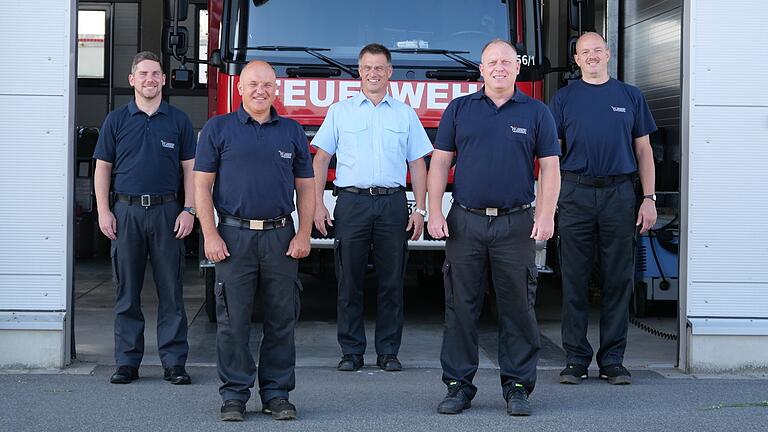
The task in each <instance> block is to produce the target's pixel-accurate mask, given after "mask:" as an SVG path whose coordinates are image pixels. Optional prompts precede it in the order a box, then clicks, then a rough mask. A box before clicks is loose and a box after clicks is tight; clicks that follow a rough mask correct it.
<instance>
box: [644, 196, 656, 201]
mask: <svg viewBox="0 0 768 432" xmlns="http://www.w3.org/2000/svg"><path fill="white" fill-rule="evenodd" d="M643 199H649V200H651V201H653V202H656V194H650V195H643Z"/></svg>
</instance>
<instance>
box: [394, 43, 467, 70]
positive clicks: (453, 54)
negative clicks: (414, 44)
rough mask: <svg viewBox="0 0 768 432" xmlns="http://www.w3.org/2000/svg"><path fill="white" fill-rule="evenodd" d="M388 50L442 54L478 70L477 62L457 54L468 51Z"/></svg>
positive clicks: (430, 49)
mask: <svg viewBox="0 0 768 432" xmlns="http://www.w3.org/2000/svg"><path fill="white" fill-rule="evenodd" d="M390 51H391V52H396V53H407V54H442V55H444V56H446V57H448V58H449V59H451V60H454V61H456V62H458V63H461V64H463V65H464V66H466V67H469V68H472V69H477V70H480V65H479V64H477V63H475V62H473V61H472V60H469V59H467V58H464V57H462V56H460V55H459V54H469V51H453V50H445V49H434V48H396V49H391V50H390Z"/></svg>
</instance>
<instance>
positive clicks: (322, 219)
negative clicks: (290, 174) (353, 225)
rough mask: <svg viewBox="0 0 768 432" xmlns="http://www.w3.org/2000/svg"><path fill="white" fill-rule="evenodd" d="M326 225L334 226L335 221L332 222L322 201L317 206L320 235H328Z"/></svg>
mask: <svg viewBox="0 0 768 432" xmlns="http://www.w3.org/2000/svg"><path fill="white" fill-rule="evenodd" d="M326 223H327V224H328V226H333V221H331V214H330V213H328V209H327V208H326V207H325V204H323V202H322V201H321V202H319V203H317V205H316V206H315V228H317V230H318V231H320V233H321V234H322V235H324V236H327V235H328V230H327V229H325V224H326ZM305 256H306V255H305ZM302 258H303V257H302Z"/></svg>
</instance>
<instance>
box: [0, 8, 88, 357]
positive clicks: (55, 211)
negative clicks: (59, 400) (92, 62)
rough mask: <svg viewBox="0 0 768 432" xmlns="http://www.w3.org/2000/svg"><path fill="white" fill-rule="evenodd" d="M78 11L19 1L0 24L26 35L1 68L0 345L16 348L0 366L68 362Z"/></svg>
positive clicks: (11, 35) (3, 32)
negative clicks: (11, 63) (8, 64)
mask: <svg viewBox="0 0 768 432" xmlns="http://www.w3.org/2000/svg"><path fill="white" fill-rule="evenodd" d="M75 10H76V9H75V2H74V1H71V0H41V1H39V2H18V3H16V4H15V6H14V7H13V8H7V9H6V10H5V11H4V12H3V13H4V16H3V25H2V26H0V40H4V41H19V40H20V37H21V35H23V38H24V40H23V43H9V44H6V46H5V47H4V53H5V56H6V58H10V59H17V62H16V63H17V65H16V67H4V68H0V107H3V115H2V116H0V143H2V145H0V184H2V185H3V187H2V188H0V202H1V203H3V204H2V205H0V346H2V347H6V348H7V347H13V349H3V350H2V351H3V352H2V355H0V367H63V366H64V365H65V364H66V363H67V356H65V352H67V344H66V341H67V340H68V338H67V337H65V336H66V328H67V314H66V312H67V309H68V304H69V293H70V291H71V290H70V289H69V288H70V287H71V283H72V251H71V245H72V225H73V217H72V190H73V188H72V184H71V181H72V171H73V168H74V152H73V138H74V118H73V110H74V97H75V95H74V94H73V92H74V72H73V67H74V65H76V62H75V56H74V46H75V44H74V42H75V38H74V37H73V33H74V31H75V27H74V26H75V19H74V11H75ZM32 23H34V25H32ZM30 26H32V27H30ZM30 28H34V30H33V31H30ZM22 68H23V70H22Z"/></svg>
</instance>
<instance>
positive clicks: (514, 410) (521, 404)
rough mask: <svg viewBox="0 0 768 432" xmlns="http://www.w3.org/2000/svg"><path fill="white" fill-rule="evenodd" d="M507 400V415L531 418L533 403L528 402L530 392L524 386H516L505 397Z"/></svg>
mask: <svg viewBox="0 0 768 432" xmlns="http://www.w3.org/2000/svg"><path fill="white" fill-rule="evenodd" d="M504 399H506V400H507V414H509V415H511V416H529V415H531V403H530V402H529V401H528V390H526V389H525V387H523V385H522V384H515V385H514V386H513V387H511V388H510V389H509V390H508V391H507V394H506V395H504Z"/></svg>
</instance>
